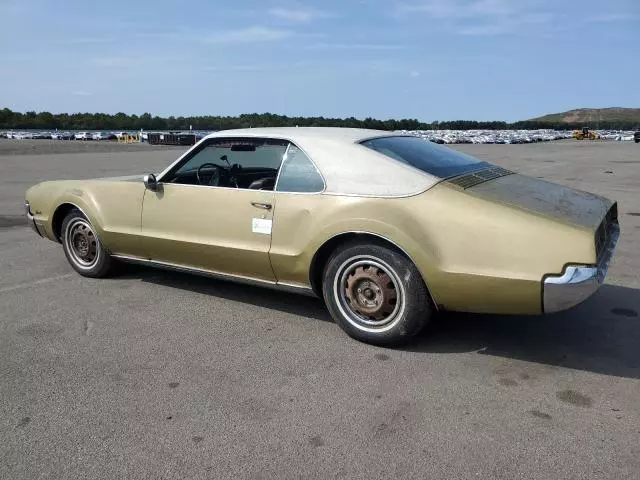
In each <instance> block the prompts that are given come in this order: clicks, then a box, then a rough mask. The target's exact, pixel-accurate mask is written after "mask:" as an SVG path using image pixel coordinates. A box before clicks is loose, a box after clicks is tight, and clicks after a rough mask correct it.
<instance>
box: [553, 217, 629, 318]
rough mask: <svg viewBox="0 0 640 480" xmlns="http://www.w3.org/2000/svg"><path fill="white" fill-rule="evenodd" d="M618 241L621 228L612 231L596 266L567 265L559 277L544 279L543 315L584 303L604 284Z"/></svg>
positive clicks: (616, 227) (617, 227)
mask: <svg viewBox="0 0 640 480" xmlns="http://www.w3.org/2000/svg"><path fill="white" fill-rule="evenodd" d="M619 237H620V227H619V226H618V225H617V224H616V226H615V227H614V228H612V230H611V234H610V236H609V239H608V242H607V245H606V246H605V248H604V250H603V252H602V254H601V256H600V261H599V262H598V265H567V266H566V267H565V269H564V272H563V273H562V274H561V275H547V276H545V278H544V282H543V292H542V303H543V309H544V313H553V312H560V311H562V310H566V309H568V308H571V307H573V306H575V305H578V304H579V303H581V302H583V301H584V300H586V299H587V298H589V297H590V296H591V295H593V294H594V293H595V292H596V290H598V288H599V287H600V285H602V284H603V283H604V279H605V277H606V276H607V270H608V269H609V263H610V262H611V258H612V257H613V252H614V250H615V248H616V243H617V242H618V238H619Z"/></svg>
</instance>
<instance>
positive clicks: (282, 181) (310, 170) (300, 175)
mask: <svg viewBox="0 0 640 480" xmlns="http://www.w3.org/2000/svg"><path fill="white" fill-rule="evenodd" d="M276 190H277V191H278V192H294V193H317V192H321V191H322V190H324V180H323V179H322V177H321V176H320V174H319V173H318V170H317V169H316V167H315V165H314V164H313V162H312V161H311V160H310V159H309V157H307V156H306V155H305V153H304V152H303V151H302V150H300V149H299V148H298V147H296V146H295V145H294V144H293V143H290V144H289V148H288V149H287V153H286V156H285V158H284V161H283V163H282V168H281V171H280V176H279V177H278V185H277V187H276Z"/></svg>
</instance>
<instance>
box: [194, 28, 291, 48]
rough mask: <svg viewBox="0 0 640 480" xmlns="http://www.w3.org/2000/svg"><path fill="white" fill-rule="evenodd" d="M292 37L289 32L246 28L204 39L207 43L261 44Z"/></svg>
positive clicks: (275, 29)
mask: <svg viewBox="0 0 640 480" xmlns="http://www.w3.org/2000/svg"><path fill="white" fill-rule="evenodd" d="M292 35H293V32H291V31H290V30H283V29H277V28H269V27H260V26H257V27H248V28H242V29H239V30H228V31H226V32H224V31H223V32H219V33H216V34H215V35H210V36H208V37H206V38H205V42H207V43H216V44H223V43H261V42H275V41H278V40H284V39H286V38H289V37H291V36H292Z"/></svg>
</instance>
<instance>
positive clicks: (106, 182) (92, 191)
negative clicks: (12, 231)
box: [27, 177, 145, 255]
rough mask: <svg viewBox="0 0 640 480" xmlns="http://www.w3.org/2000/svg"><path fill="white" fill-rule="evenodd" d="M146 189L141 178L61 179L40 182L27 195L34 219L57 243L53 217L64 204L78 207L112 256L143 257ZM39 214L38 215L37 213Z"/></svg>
mask: <svg viewBox="0 0 640 480" xmlns="http://www.w3.org/2000/svg"><path fill="white" fill-rule="evenodd" d="M144 193H145V186H144V184H143V182H142V180H141V179H139V178H132V177H127V180H122V179H96V180H63V181H52V182H43V183H40V184H38V185H35V186H34V187H32V188H31V189H29V191H28V192H27V199H28V200H29V202H30V204H31V208H32V210H33V211H34V213H35V215H34V220H35V221H36V223H38V224H41V225H42V226H43V227H44V231H45V234H46V236H47V237H48V238H49V239H51V240H54V241H57V240H58V239H57V238H56V235H55V233H54V231H53V224H52V222H53V216H54V213H55V211H56V209H57V208H58V207H60V206H61V205H64V204H68V205H73V206H75V207H77V208H79V209H80V210H81V211H82V212H83V213H84V214H85V215H86V216H87V217H88V218H89V221H91V223H92V225H94V226H95V228H96V230H97V232H96V233H97V234H98V237H99V238H100V240H101V241H102V243H103V244H104V245H105V246H106V247H107V248H108V249H109V251H110V252H112V253H123V252H126V253H127V254H129V255H142V254H143V251H142V250H141V244H140V234H141V232H140V215H141V212H142V199H143V196H144ZM38 212H39V213H38Z"/></svg>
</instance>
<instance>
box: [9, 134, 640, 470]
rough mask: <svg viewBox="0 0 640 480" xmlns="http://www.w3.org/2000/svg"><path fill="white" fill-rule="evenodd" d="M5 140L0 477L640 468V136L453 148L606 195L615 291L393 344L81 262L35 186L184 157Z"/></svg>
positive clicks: (204, 287)
mask: <svg viewBox="0 0 640 480" xmlns="http://www.w3.org/2000/svg"><path fill="white" fill-rule="evenodd" d="M5 142H14V143H12V144H11V146H7V145H9V144H8V143H5ZM15 142H16V141H12V140H0V272H2V273H1V275H0V439H1V441H0V478H2V479H32V478H47V479H49V478H50V479H62V478H65V479H66V478H69V479H71V478H78V479H81V478H82V479H85V478H117V479H120V478H121V479H133V478H136V479H137V478H149V479H174V478H175V479H178V478H180V479H182V478H189V479H199V478H238V479H239V478H384V479H388V478H429V479H436V478H443V479H445V478H446V479H452V478H471V477H474V478H475V477H478V478H504V479H515V478H527V479H529V478H535V479H550V478H572V479H573V478H576V479H578V478H580V479H582V478H584V479H599V478H602V479H610V478H616V479H638V478H640V255H638V252H639V251H640V194H639V193H638V192H640V145H635V144H633V143H632V142H624V143H623V142H584V143H582V142H577V141H562V142H554V143H544V144H531V145H463V146H459V147H457V148H460V149H462V150H465V151H467V152H470V153H472V154H474V155H476V156H478V157H481V158H483V159H487V160H491V161H493V162H494V163H497V164H499V165H502V166H505V167H509V168H512V169H516V170H519V171H521V172H523V173H527V174H529V175H532V176H538V177H542V178H546V179H549V180H552V181H556V182H558V183H562V184H566V185H569V186H573V187H576V188H580V189H584V190H589V191H592V192H594V193H598V194H601V195H605V196H607V197H609V198H613V199H615V200H617V201H618V202H619V211H620V222H621V227H622V235H621V240H620V243H619V245H618V250H617V253H616V257H615V260H614V263H613V265H612V266H611V268H610V271H609V277H608V279H607V285H605V286H603V287H602V288H601V289H600V291H599V292H598V293H596V295H594V297H592V298H591V299H589V300H588V301H587V302H586V303H584V304H582V305H580V306H579V307H577V308H575V309H573V310H571V311H569V312H564V313H561V314H555V315H551V316H546V317H501V316H480V315H453V314H450V315H444V316H442V317H441V318H439V319H437V320H436V321H435V322H433V324H432V325H430V327H429V328H428V329H427V331H426V332H424V334H423V335H422V336H421V337H420V338H419V339H417V341H416V342H414V343H412V344H410V345H408V346H405V347H402V348H399V349H385V348H379V347H373V346H369V345H364V344H361V343H358V342H356V341H354V340H351V339H349V338H348V337H347V336H346V335H345V334H344V333H342V331H341V330H340V329H339V328H338V327H337V326H336V325H335V324H334V323H332V321H331V320H330V318H329V315H328V313H327V312H326V311H325V309H324V306H323V304H322V303H321V302H320V301H319V300H314V299H309V298H306V297H298V296H294V295H288V294H283V293H278V292H273V291H270V290H262V289H258V288H254V287H247V286H239V285H234V284H230V283H224V282H219V281H213V280H210V279H203V278H198V277H192V276H187V275H181V274H176V273H169V272H163V271H156V270H151V269H144V268H129V269H126V270H125V271H124V272H123V273H122V274H121V275H120V276H116V277H113V278H110V279H106V280H93V279H86V278H82V277H80V276H79V275H77V274H76V273H74V271H73V270H72V269H71V267H70V266H69V265H68V263H67V261H66V259H65V257H64V254H63V252H62V249H61V247H60V246H59V245H57V244H55V243H53V242H49V241H46V240H43V239H40V238H38V237H37V236H36V235H35V234H34V233H33V232H32V231H31V230H29V229H28V228H27V227H26V226H25V222H24V220H23V218H22V213H23V207H22V205H23V198H24V197H23V195H24V191H25V190H26V188H28V187H29V186H30V185H32V184H34V183H36V182H39V181H42V180H47V179H54V178H90V177H95V176H110V175H126V174H131V173H147V172H152V171H158V170H160V169H162V168H163V167H164V166H166V165H167V164H168V163H169V162H171V161H172V160H173V159H175V158H176V157H177V155H179V154H180V152H181V151H182V150H181V149H176V148H162V149H153V148H151V147H149V146H147V145H142V146H128V147H126V148H124V146H121V145H120V146H118V145H115V146H113V147H110V148H104V147H96V148H98V149H99V150H95V151H94V150H91V148H92V147H89V146H86V145H84V146H83V147H82V150H74V148H75V147H69V148H68V150H69V151H65V150H64V148H63V149H62V150H60V148H62V147H59V146H55V147H54V146H51V147H47V146H46V145H48V144H49V142H47V141H40V142H45V143H39V144H37V145H36V144H34V143H30V142H26V141H25V143H23V144H22V147H19V148H18V147H16V146H15V145H16V144H15ZM35 142H38V141H35ZM73 143H74V142H69V145H72V144H73ZM119 147H123V148H122V149H119ZM48 148H50V150H47V149H48ZM65 148H66V147H65ZM78 148H80V147H78ZM21 149H22V150H21ZM55 149H58V150H55ZM100 149H102V150H100ZM74 152H75V153H74Z"/></svg>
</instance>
